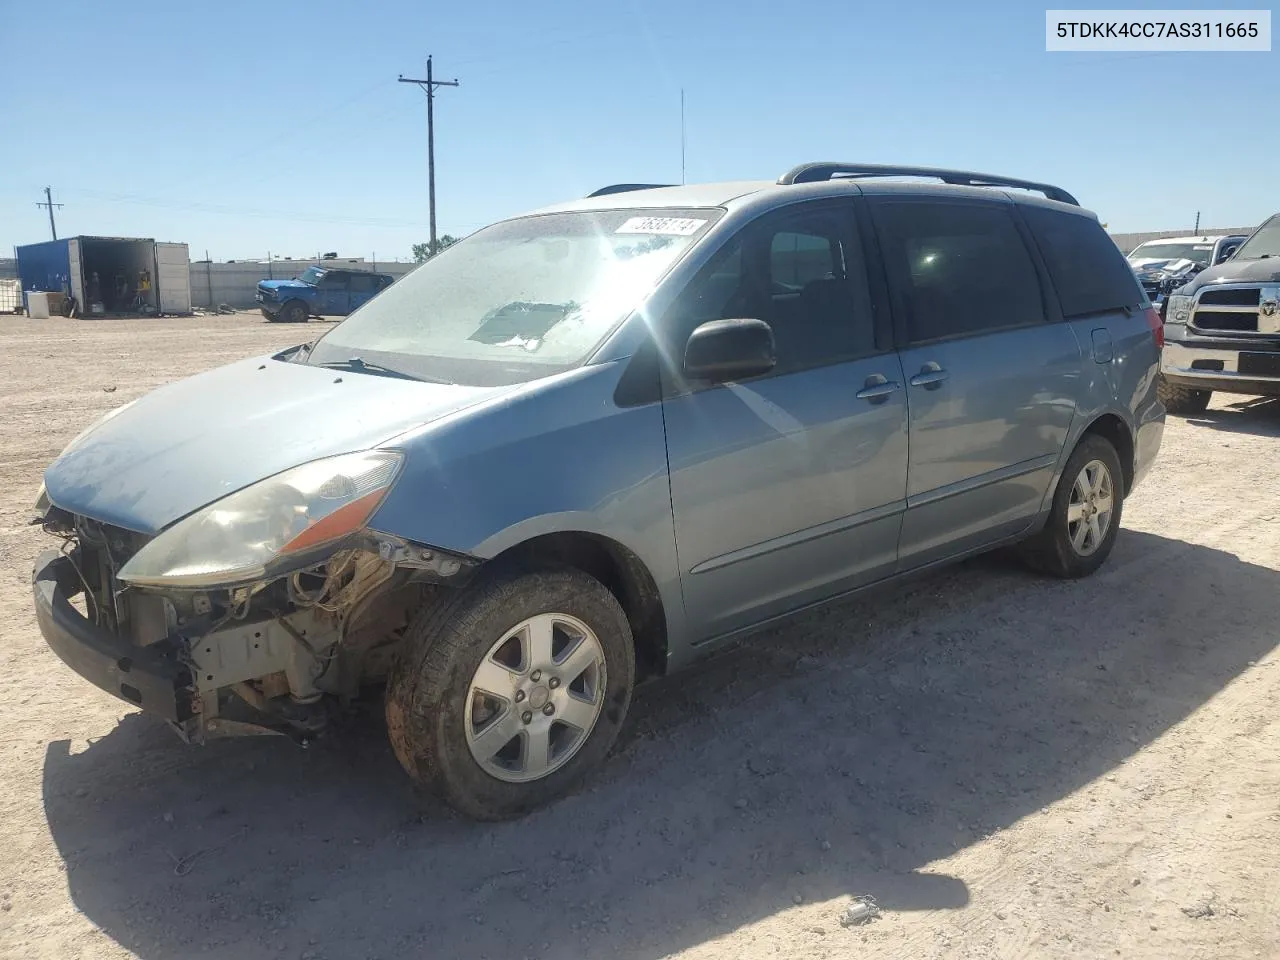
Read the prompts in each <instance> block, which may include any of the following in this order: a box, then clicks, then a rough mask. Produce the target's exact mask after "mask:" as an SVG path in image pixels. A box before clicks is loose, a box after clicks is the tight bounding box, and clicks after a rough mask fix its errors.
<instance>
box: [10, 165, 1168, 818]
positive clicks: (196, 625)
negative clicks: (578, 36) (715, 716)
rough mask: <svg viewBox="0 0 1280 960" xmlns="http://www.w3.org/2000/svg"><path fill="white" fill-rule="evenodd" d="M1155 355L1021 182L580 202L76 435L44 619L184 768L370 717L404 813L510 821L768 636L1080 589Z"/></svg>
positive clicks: (38, 600)
mask: <svg viewBox="0 0 1280 960" xmlns="http://www.w3.org/2000/svg"><path fill="white" fill-rule="evenodd" d="M1040 195H1043V197H1044V198H1043V199H1042V198H1041V196H1040ZM1162 338H1163V328H1162V326H1161V323H1160V318H1159V315H1158V314H1157V313H1156V312H1155V311H1154V310H1152V308H1151V305H1150V303H1149V301H1148V300H1147V298H1146V296H1145V294H1144V293H1143V292H1142V289H1141V288H1140V286H1139V285H1138V282H1137V280H1136V279H1135V278H1134V275H1133V273H1132V271H1130V270H1129V268H1128V266H1127V264H1126V262H1125V259H1124V257H1123V256H1122V255H1121V253H1120V251H1119V250H1118V249H1117V248H1116V246H1115V244H1114V243H1112V241H1111V240H1110V239H1109V238H1108V237H1107V235H1106V233H1105V231H1104V230H1103V228H1102V226H1101V225H1100V224H1099V222H1098V220H1097V218H1096V217H1094V216H1093V215H1092V214H1090V213H1088V212H1086V211H1084V210H1082V209H1081V208H1080V207H1079V205H1078V204H1077V203H1076V201H1075V200H1074V198H1072V197H1071V196H1070V195H1069V194H1067V193H1066V192H1065V191H1063V190H1061V189H1060V188H1057V187H1053V186H1050V185H1048V184H1041V183H1033V182H1029V181H1023V180H1013V179H1010V178H1006V177H995V176H988V175H984V174H974V173H965V172H960V171H951V170H936V169H923V168H906V167H881V166H868V165H863V164H838V163H817V164H805V165H802V166H799V167H796V168H795V169H793V170H791V171H789V172H788V173H786V174H785V175H783V176H782V177H781V178H779V180H778V181H777V182H776V183H760V182H739V183H717V184H707V185H699V186H686V187H648V186H646V187H643V188H636V187H634V186H633V185H620V186H618V187H613V188H605V189H604V190H601V191H598V192H597V193H596V194H593V195H592V196H590V197H588V198H586V199H583V200H577V201H574V202H570V203H565V204H561V205H559V206H555V207H552V208H549V209H546V210H542V211H539V212H536V213H533V214H529V215H526V216H521V217H516V218H513V219H510V220H505V221H502V222H500V223H497V224H494V225H493V226H490V227H487V228H485V229H483V230H481V231H479V232H477V233H476V234H474V235H472V236H471V237H469V238H467V239H466V240H463V241H462V242H460V243H458V244H457V245H455V246H453V247H451V248H449V249H448V250H446V251H445V252H443V253H441V254H440V255H439V256H437V257H435V258H433V259H431V260H430V261H428V262H427V263H426V264H425V265H423V266H422V267H420V268H419V269H418V270H416V271H415V272H414V273H412V274H410V275H409V276H407V277H405V278H404V279H403V280H401V281H400V282H399V283H397V284H395V285H394V286H392V287H390V288H389V289H387V290H386V291H385V292H383V293H382V294H380V295H379V296H378V297H376V298H375V299H373V300H372V301H370V302H369V303H368V304H366V305H365V306H363V307H361V308H360V309H359V310H357V311H356V312H355V313H353V314H352V315H351V316H350V317H349V318H348V319H347V320H346V321H344V322H343V323H341V324H339V325H337V326H335V327H333V328H332V329H331V330H330V331H329V332H327V333H326V334H325V335H324V336H322V337H320V338H319V339H318V340H316V341H315V342H314V343H311V344H306V345H302V346H298V347H295V348H292V349H289V350H286V351H284V352H282V353H279V354H276V355H274V356H264V357H257V358H254V359H250V360H244V361H240V362H237V363H232V364H229V365H228V366H225V367H222V368H220V369H216V370H212V371H210V372H207V373H204V374H201V375H199V376H196V377H192V378H190V379H187V380H183V381H180V382H178V383H173V384H170V385H168V386H166V387H162V388H161V389H159V390H156V391H155V392H153V393H151V394H149V395H147V396H144V397H142V398H141V399H139V400H137V401H135V402H134V403H132V404H129V405H127V406H126V407H122V408H120V409H119V410H116V411H114V412H113V413H111V414H109V415H108V417H106V418H104V419H103V421H102V422H100V423H99V424H97V425H96V426H94V427H93V428H91V429H90V430H87V431H86V432H85V433H84V434H82V435H81V436H80V437H78V438H77V439H76V440H75V441H73V442H72V443H71V445H70V446H68V447H67V449H66V450H64V451H63V453H62V454H61V455H60V456H59V458H58V459H57V460H56V461H55V462H54V463H53V464H52V465H51V466H50V467H49V468H48V470H47V471H46V472H45V477H44V487H43V488H42V490H41V493H40V498H39V503H38V511H39V514H40V520H41V522H42V523H43V524H44V526H45V528H46V529H47V530H48V531H49V532H50V533H51V534H53V535H55V536H57V537H58V538H60V539H61V540H62V541H63V548H62V549H61V550H51V551H49V552H48V553H46V554H45V555H43V556H42V557H41V558H40V559H39V561H38V562H37V565H36V569H35V573H34V593H35V605H36V612H37V616H38V620H39V623H40V628H41V630H42V632H43V633H44V636H45V638H46V640H47V642H48V644H49V646H50V647H51V648H52V649H53V650H54V651H55V652H56V653H57V654H58V655H59V656H60V657H61V658H62V659H63V660H64V661H66V663H67V664H68V665H70V666H71V667H72V669H74V670H76V671H77V672H79V673H80V674H82V675H83V676H84V677H85V678H87V679H88V680H90V681H92V682H93V683H95V684H97V685H98V686H100V687H102V688H103V689H105V690H107V691H109V692H111V693H113V694H115V695H116V696H118V697H121V698H123V699H124V700H126V701H128V702H130V703H133V704H136V705H138V706H139V707H141V708H142V709H143V710H144V711H148V712H150V713H153V714H155V715H157V716H159V717H162V718H164V719H165V720H167V721H168V722H169V723H170V724H172V725H173V727H174V728H175V729H176V730H177V731H178V732H179V733H180V734H181V735H182V736H184V737H185V738H187V739H188V740H190V741H195V742H200V741H204V740H206V739H208V738H210V737H215V736H224V735H231V734H236V733H244V732H251V731H261V730H263V729H269V730H273V731H280V732H287V733H290V734H292V735H294V736H297V737H307V736H312V735H314V734H316V733H318V732H320V731H321V729H322V728H323V726H324V722H325V718H326V717H327V716H329V715H330V714H331V713H332V708H333V707H334V706H340V705H343V704H346V703H349V702H351V701H352V700H353V699H355V698H357V697H360V696H364V695H369V694H370V693H373V694H375V695H385V703H386V717H387V726H388V730H389V733H390V738H391V742H392V744H393V746H394V749H395V752H396V755H397V756H398V757H399V759H400V761H401V763H402V764H403V765H404V768H405V769H406V771H408V773H409V775H410V776H411V777H412V778H413V779H414V780H415V781H416V782H418V783H420V784H422V785H423V786H426V787H429V788H431V789H432V790H434V791H435V792H437V793H438V794H439V795H441V796H443V797H444V798H445V799H446V800H447V801H448V802H449V803H451V804H452V805H454V806H455V807H456V808H457V809H459V810H461V811H463V812H465V813H466V814H469V815H471V816H473V817H478V818H486V819H496V818H503V817H511V816H517V815H519V814H521V813H523V812H525V811H528V810H530V809H532V808H534V807H536V806H538V805H540V804H543V803H546V802H548V801H550V800H552V799H554V798H555V797H557V796H559V795H561V794H563V793H564V792H565V791H567V790H569V789H570V788H571V787H572V786H573V785H574V784H575V783H576V782H577V781H578V780H579V779H580V778H581V777H582V776H583V775H584V774H586V773H587V772H588V771H589V770H591V769H592V768H593V767H594V766H596V765H597V764H599V763H600V762H601V761H602V760H603V758H604V757H605V755H606V753H607V752H608V751H609V749H610V747H611V745H612V744H613V742H614V740H615V738H616V736H617V734H618V730H619V728H620V726H621V725H622V723H623V722H624V720H625V717H626V714H627V707H628V704H629V702H630V698H631V691H632V687H633V686H634V684H635V683H636V682H637V681H638V680H641V679H645V678H648V677H654V676H658V675H662V674H665V673H667V672H669V671H672V670H675V669H678V668H680V667H683V666H685V665H686V664H688V663H690V662H691V661H693V660H694V659H696V658H697V657H698V656H699V655H701V654H703V653H705V652H707V651H709V650H712V649H714V648H715V647H717V646H719V645H721V644H724V643H725V642H727V641H729V640H731V639H733V638H735V637H738V636H740V635H742V634H743V633H744V632H746V631H749V630H752V629H753V628H756V627H759V626H760V625H761V624H763V623H765V622H768V621H771V620H774V619H776V618H779V617H782V616H785V615H788V614H792V613H795V612H796V611H799V610H802V609H805V608H807V607H811V606H813V605H815V604H819V603H823V602H826V601H830V600H832V599H833V598H836V597H841V596H845V595H847V594H849V593H850V592H852V591H857V590H861V589H864V588H867V587H870V586H872V585H874V584H883V583H887V582H891V581H893V580H895V579H896V578H899V577H902V576H904V575H907V574H911V573H914V572H918V571H921V570H924V569H927V568H929V567H933V566H936V565H939V564H942V563H947V562H950V561H953V560H956V559H958V558H961V557H965V556H969V555H971V554H974V553H977V552H980V551H984V550H989V549H992V548H994V547H998V546H1003V545H1010V544H1015V543H1016V544H1018V545H1019V550H1020V551H1021V552H1022V553H1023V555H1025V557H1026V558H1027V559H1028V561H1030V562H1031V563H1032V564H1034V566H1036V567H1037V568H1038V569H1040V570H1042V571H1044V572H1046V573H1048V574H1051V575H1055V576H1060V577H1080V576H1084V575H1087V574H1089V573H1092V572H1093V571H1094V570H1096V569H1097V568H1098V567H1099V566H1100V565H1101V564H1102V563H1104V562H1105V560H1106V558H1107V556H1108V554H1109V553H1110V551H1111V548H1112V545H1113V544H1114V542H1115V538H1116V536H1117V533H1118V530H1119V526H1120V518H1121V510H1122V507H1123V504H1124V499H1125V497H1126V496H1127V495H1128V494H1129V493H1130V491H1132V490H1133V488H1134V486H1135V485H1136V484H1137V483H1138V482H1139V481H1140V480H1141V479H1142V477H1143V475H1144V474H1145V473H1146V472H1147V470H1148V469H1149V468H1150V466H1151V463H1152V461H1153V459H1154V457H1155V455H1156V452H1157V450H1158V449H1159V446H1160V439H1161V433H1162V431H1163V426H1164V408H1163V407H1162V406H1161V404H1160V402H1159V400H1158V399H1157V396H1156V377H1157V371H1158V365H1159V354H1160V347H1161V342H1162ZM77 597H79V598H80V599H79V600H77ZM73 601H75V602H73Z"/></svg>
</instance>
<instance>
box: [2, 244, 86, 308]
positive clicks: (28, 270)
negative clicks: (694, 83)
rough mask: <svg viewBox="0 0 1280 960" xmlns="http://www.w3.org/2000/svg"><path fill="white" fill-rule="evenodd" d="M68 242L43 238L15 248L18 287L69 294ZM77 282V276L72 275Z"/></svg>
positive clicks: (70, 291)
mask: <svg viewBox="0 0 1280 960" xmlns="http://www.w3.org/2000/svg"><path fill="white" fill-rule="evenodd" d="M70 244H71V241H70V239H69V238H68V239H64V240H46V241H45V242H44V243H29V244H27V245H26V246H23V247H18V249H17V253H18V279H19V280H21V281H22V289H23V290H24V291H29V290H44V291H47V292H49V293H65V294H66V295H67V296H71V295H72V281H71V247H70ZM76 280H77V285H78V281H79V278H78V277H77V278H76Z"/></svg>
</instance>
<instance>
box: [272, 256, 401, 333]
mask: <svg viewBox="0 0 1280 960" xmlns="http://www.w3.org/2000/svg"><path fill="white" fill-rule="evenodd" d="M394 280H395V277H392V276H389V275H387V274H385V273H370V272H368V271H365V270H327V269H325V268H324V267H307V269H306V270H304V271H303V272H302V276H300V277H294V278H293V279H292V280H263V281H261V282H260V283H259V284H258V294H257V297H256V298H255V299H256V300H257V301H258V306H259V307H261V308H262V315H263V316H264V317H266V318H267V319H268V320H270V321H272V322H273V323H274V322H276V321H280V322H284V323H303V322H304V321H305V320H306V319H307V318H308V317H345V316H346V315H347V314H348V313H350V312H351V311H352V310H354V309H355V308H356V307H359V306H363V305H364V302H365V301H366V300H368V299H370V298H371V297H373V296H374V295H375V294H377V293H379V292H381V291H382V290H385V289H386V288H387V287H389V286H391V284H392V283H393V282H394Z"/></svg>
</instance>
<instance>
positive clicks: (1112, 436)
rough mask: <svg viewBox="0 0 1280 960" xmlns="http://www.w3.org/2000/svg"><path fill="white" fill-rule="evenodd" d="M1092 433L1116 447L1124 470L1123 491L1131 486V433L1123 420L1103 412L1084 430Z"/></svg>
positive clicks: (1127, 490)
mask: <svg viewBox="0 0 1280 960" xmlns="http://www.w3.org/2000/svg"><path fill="white" fill-rule="evenodd" d="M1090 433H1094V434H1097V435H1098V436H1100V437H1102V439H1104V440H1106V441H1107V442H1108V443H1110V444H1111V446H1113V447H1115V448H1116V454H1117V455H1118V456H1119V457H1120V468H1121V469H1122V470H1123V471H1124V492H1125V493H1126V494H1128V492H1129V491H1130V490H1131V489H1132V488H1133V434H1131V433H1130V432H1129V427H1128V426H1127V425H1126V424H1125V422H1124V421H1123V420H1121V419H1120V418H1119V417H1117V416H1116V415H1115V414H1114V413H1104V414H1103V415H1102V416H1100V417H1099V418H1098V419H1097V420H1095V421H1093V423H1091V424H1089V428H1088V429H1087V430H1085V434H1086V435H1087V434H1090Z"/></svg>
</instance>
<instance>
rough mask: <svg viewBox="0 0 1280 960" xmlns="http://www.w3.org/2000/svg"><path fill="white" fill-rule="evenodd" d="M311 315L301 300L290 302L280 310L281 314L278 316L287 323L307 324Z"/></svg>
mask: <svg viewBox="0 0 1280 960" xmlns="http://www.w3.org/2000/svg"><path fill="white" fill-rule="evenodd" d="M309 313H310V311H309V310H307V305H306V304H305V303H303V302H302V301H301V300H290V301H289V302H288V303H286V304H285V305H284V306H283V307H281V308H280V312H279V313H278V314H276V316H278V317H279V318H280V319H281V320H283V321H284V322H285V323H306V322H307V315H308V314H309Z"/></svg>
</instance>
